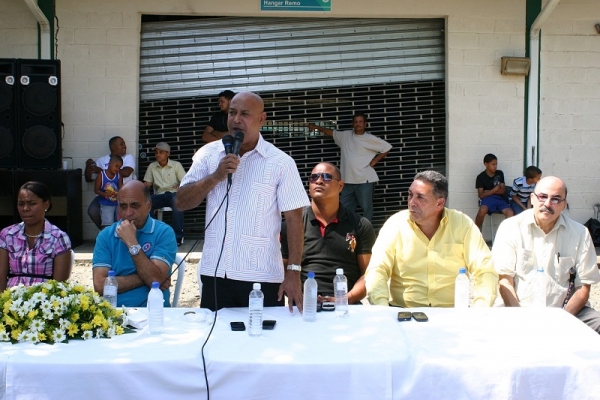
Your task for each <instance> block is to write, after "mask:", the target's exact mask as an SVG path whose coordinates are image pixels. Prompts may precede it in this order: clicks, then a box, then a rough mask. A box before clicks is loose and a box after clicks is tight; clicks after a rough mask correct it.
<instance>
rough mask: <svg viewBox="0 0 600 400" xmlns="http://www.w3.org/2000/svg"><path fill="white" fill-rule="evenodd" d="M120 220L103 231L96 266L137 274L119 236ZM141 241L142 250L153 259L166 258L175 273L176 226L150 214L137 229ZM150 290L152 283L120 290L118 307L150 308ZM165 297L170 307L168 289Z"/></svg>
mask: <svg viewBox="0 0 600 400" xmlns="http://www.w3.org/2000/svg"><path fill="white" fill-rule="evenodd" d="M120 223H121V221H118V222H115V223H114V224H112V225H111V226H109V227H107V228H105V229H103V230H102V231H101V232H100V234H99V235H98V237H97V238H96V246H95V247H94V257H93V259H92V265H93V267H94V268H96V267H103V268H110V269H112V270H113V271H115V273H116V275H117V276H124V275H131V274H135V273H136V272H137V271H136V268H135V264H134V263H133V260H132V258H131V255H130V254H129V249H128V248H127V246H126V245H125V243H123V242H122V241H121V239H119V236H118V235H117V227H118V226H119V224H120ZM137 240H138V243H139V244H140V245H141V246H142V251H143V252H144V253H146V256H147V257H148V258H149V259H150V260H162V261H164V262H165V263H167V265H168V266H169V273H171V268H172V266H173V262H174V261H175V255H176V254H177V242H176V240H175V232H173V228H171V227H170V226H169V225H167V224H165V223H163V222H161V221H157V220H155V219H153V218H152V217H150V216H148V219H147V220H146V223H145V224H144V226H143V227H142V229H138V231H137ZM161 283H162V282H161ZM149 292H150V288H149V287H148V286H140V287H137V288H135V289H132V290H129V291H127V292H123V293H119V294H118V295H117V307H120V306H122V305H125V306H126V307H146V301H147V299H148V293H149ZM163 297H164V298H165V307H170V306H171V303H170V299H169V297H170V293H169V290H168V289H166V290H163Z"/></svg>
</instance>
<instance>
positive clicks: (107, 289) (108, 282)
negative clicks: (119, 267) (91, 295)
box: [103, 270, 118, 307]
mask: <svg viewBox="0 0 600 400" xmlns="http://www.w3.org/2000/svg"><path fill="white" fill-rule="evenodd" d="M117 287H118V284H117V278H116V277H115V271H113V270H110V271H108V276H107V277H106V279H105V280H104V292H103V293H104V295H103V297H104V300H106V301H108V302H109V303H110V305H111V306H112V307H116V306H117Z"/></svg>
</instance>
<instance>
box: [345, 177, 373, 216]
mask: <svg viewBox="0 0 600 400" xmlns="http://www.w3.org/2000/svg"><path fill="white" fill-rule="evenodd" d="M374 191H375V182H369V183H359V184H354V183H346V184H344V189H342V195H341V196H340V202H341V203H342V205H343V206H344V207H346V209H348V210H350V211H354V212H356V206H357V205H358V204H360V208H362V209H363V216H364V217H365V218H366V219H368V220H369V221H372V220H373V192H374Z"/></svg>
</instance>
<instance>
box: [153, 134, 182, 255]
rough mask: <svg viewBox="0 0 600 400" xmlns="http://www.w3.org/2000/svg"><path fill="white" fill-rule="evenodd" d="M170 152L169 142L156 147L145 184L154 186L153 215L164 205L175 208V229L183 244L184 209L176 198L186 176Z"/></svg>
mask: <svg viewBox="0 0 600 400" xmlns="http://www.w3.org/2000/svg"><path fill="white" fill-rule="evenodd" d="M169 154H171V146H169V145H168V144H167V143H165V142H160V143H158V144H157V145H156V147H155V148H154V156H155V157H156V161H154V162H153V163H152V164H150V165H149V166H148V170H146V175H144V184H145V185H146V187H148V188H150V186H154V194H153V195H152V209H151V211H150V213H151V214H152V215H154V211H156V210H158V209H160V208H163V207H171V209H172V210H173V230H174V231H175V236H176V238H177V245H178V246H181V244H182V243H183V211H180V210H178V209H177V207H175V198H176V193H177V189H178V188H179V184H180V183H181V180H182V179H183V177H184V176H185V170H184V169H183V166H182V165H181V163H180V162H178V161H173V160H171V159H169Z"/></svg>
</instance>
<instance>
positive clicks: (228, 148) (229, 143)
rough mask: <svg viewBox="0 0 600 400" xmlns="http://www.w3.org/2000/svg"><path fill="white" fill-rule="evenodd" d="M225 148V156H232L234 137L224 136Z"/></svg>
mask: <svg viewBox="0 0 600 400" xmlns="http://www.w3.org/2000/svg"><path fill="white" fill-rule="evenodd" d="M221 140H222V141H223V146H224V147H225V154H226V155H227V154H230V153H232V152H233V136H231V135H229V134H227V135H225V136H223V139H221Z"/></svg>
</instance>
